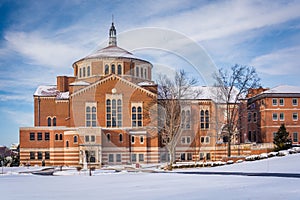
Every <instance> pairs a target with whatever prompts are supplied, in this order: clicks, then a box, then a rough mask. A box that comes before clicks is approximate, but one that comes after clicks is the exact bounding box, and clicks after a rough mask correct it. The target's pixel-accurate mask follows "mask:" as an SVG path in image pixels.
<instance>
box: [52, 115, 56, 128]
mask: <svg viewBox="0 0 300 200" xmlns="http://www.w3.org/2000/svg"><path fill="white" fill-rule="evenodd" d="M52 125H53V126H56V117H53V119H52Z"/></svg>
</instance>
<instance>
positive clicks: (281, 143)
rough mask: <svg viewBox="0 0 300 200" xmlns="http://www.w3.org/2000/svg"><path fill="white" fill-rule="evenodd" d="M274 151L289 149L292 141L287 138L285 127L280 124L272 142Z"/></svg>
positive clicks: (287, 133)
mask: <svg viewBox="0 0 300 200" xmlns="http://www.w3.org/2000/svg"><path fill="white" fill-rule="evenodd" d="M273 143H274V144H275V151H280V150H286V149H289V148H291V146H292V141H291V139H290V138H289V132H287V131H286V128H285V125H284V124H281V126H280V128H279V129H278V131H277V133H275V137H274V140H273Z"/></svg>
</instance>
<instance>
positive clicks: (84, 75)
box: [83, 67, 85, 77]
mask: <svg viewBox="0 0 300 200" xmlns="http://www.w3.org/2000/svg"><path fill="white" fill-rule="evenodd" d="M83 77H85V67H84V68H83Z"/></svg>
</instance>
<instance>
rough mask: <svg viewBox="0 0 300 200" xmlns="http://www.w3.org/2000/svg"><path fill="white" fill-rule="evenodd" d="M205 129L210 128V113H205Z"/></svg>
mask: <svg viewBox="0 0 300 200" xmlns="http://www.w3.org/2000/svg"><path fill="white" fill-rule="evenodd" d="M205 128H209V111H208V110H206V111H205Z"/></svg>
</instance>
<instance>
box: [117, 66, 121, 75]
mask: <svg viewBox="0 0 300 200" xmlns="http://www.w3.org/2000/svg"><path fill="white" fill-rule="evenodd" d="M121 74H122V66H121V65H118V75H121Z"/></svg>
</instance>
